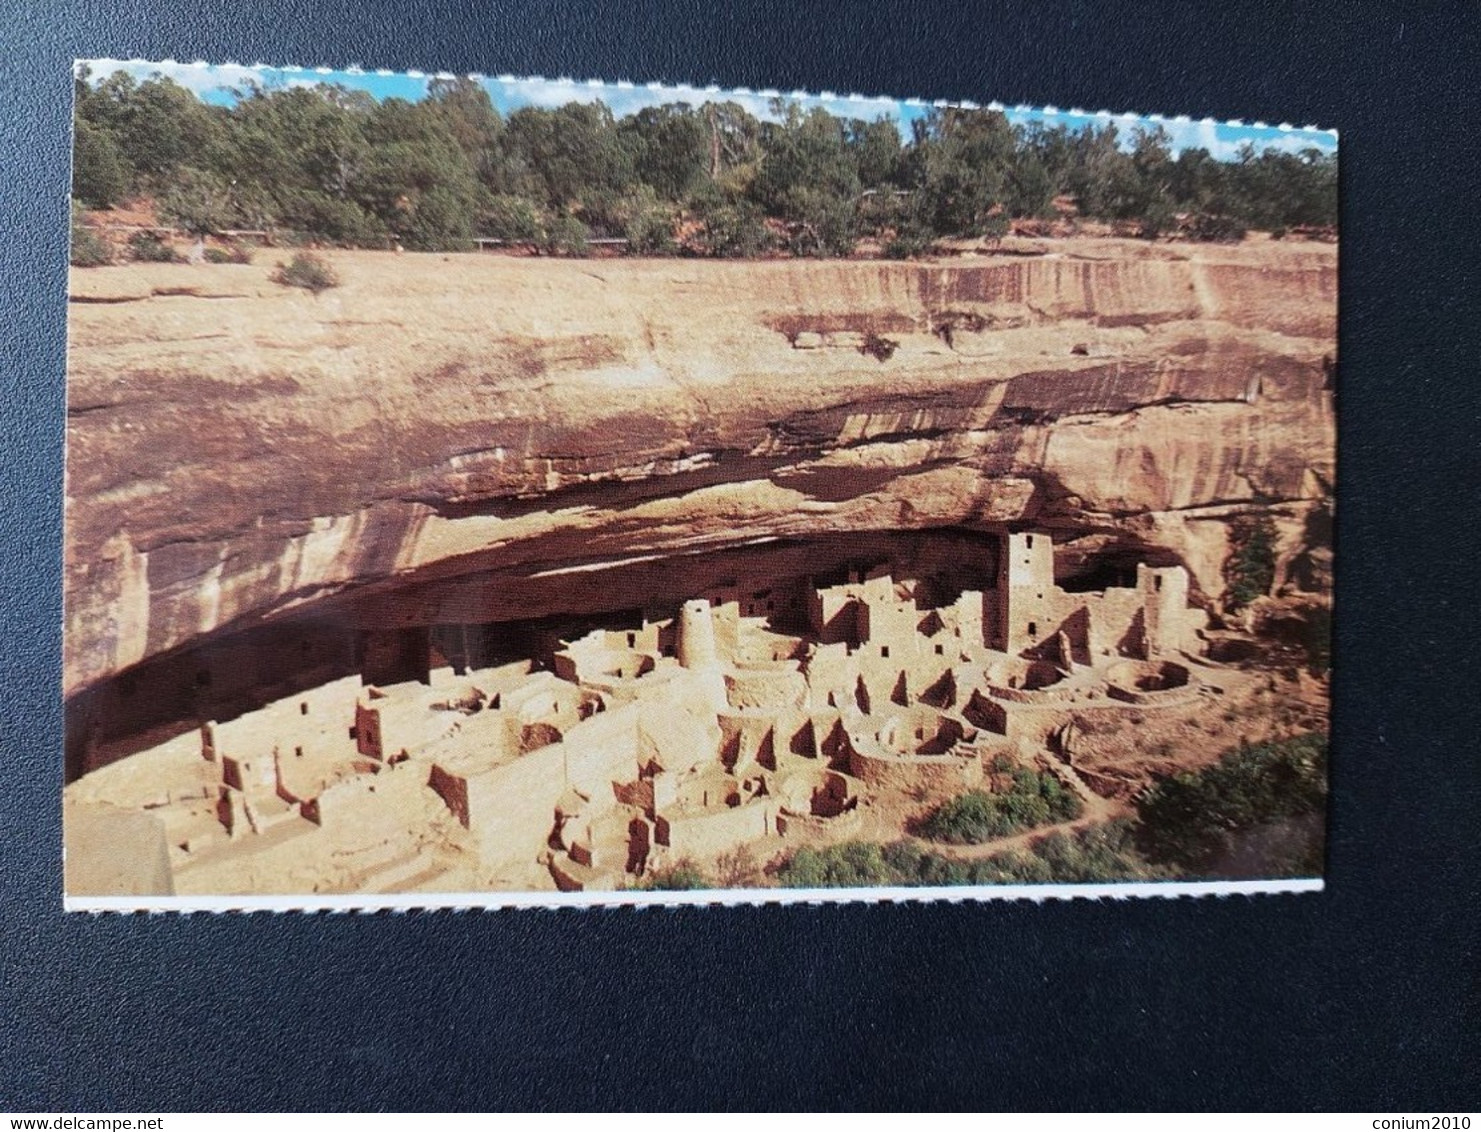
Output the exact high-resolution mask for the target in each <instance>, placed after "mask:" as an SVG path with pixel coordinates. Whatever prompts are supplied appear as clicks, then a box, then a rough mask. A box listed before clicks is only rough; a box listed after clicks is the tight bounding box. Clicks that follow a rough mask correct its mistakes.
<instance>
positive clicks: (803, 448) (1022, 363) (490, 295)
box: [65, 240, 1336, 694]
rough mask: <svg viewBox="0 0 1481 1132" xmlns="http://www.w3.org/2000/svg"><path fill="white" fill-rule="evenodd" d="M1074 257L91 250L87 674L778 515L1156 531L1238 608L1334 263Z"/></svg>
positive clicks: (504, 607)
mask: <svg viewBox="0 0 1481 1132" xmlns="http://www.w3.org/2000/svg"><path fill="white" fill-rule="evenodd" d="M1045 249H1047V250H1048V253H1049V254H1045V255H1039V256H1022V255H1011V256H1010V255H1001V256H992V257H963V258H961V259H954V260H948V261H943V262H940V263H930V264H914V263H874V262H823V263H812V262H798V261H778V262H758V263H715V262H696V261H683V260H670V261H626V260H587V261H569V260H568V261H557V260H542V259H511V258H503V257H478V256H451V257H444V256H436V255H429V256H416V255H406V256H392V255H389V254H380V253H364V252H355V253H349V252H347V253H330V258H331V259H332V260H333V261H334V263H335V266H336V268H337V270H338V272H339V274H340V276H341V278H342V280H343V285H342V286H341V287H339V288H338V289H335V290H332V291H327V292H325V293H323V294H321V295H319V296H318V297H314V296H311V295H309V294H307V293H304V292H299V291H293V290H289V289H285V288H282V287H279V286H277V285H275V284H273V283H271V282H269V280H268V275H269V273H270V271H271V267H272V262H271V261H272V259H273V255H272V253H270V252H264V253H259V256H258V259H259V261H260V262H259V264H258V265H254V266H247V267H242V266H229V265H216V266H211V265H202V266H180V265H135V266H129V267H118V268H101V269H92V270H87V271H75V272H74V273H73V278H72V288H73V303H72V306H71V316H72V317H71V332H70V337H71V356H70V368H69V387H68V388H69V410H68V413H69V417H68V432H67V443H68V456H67V459H68V465H67V466H68V482H67V514H66V531H67V538H66V611H67V612H66V616H67V637H66V668H65V671H66V691H67V692H68V694H71V693H74V692H77V691H80V690H82V689H84V688H87V687H89V686H91V685H93V684H95V683H96V682H98V681H99V680H102V679H104V678H106V677H108V676H110V675H113V674H116V673H118V672H120V671H121V670H123V669H126V668H128V667H130V666H131V665H134V664H136V663H138V662H139V661H141V660H144V659H145V658H148V657H151V656H155V655H157V654H160V653H164V652H167V651H169V650H172V649H176V648H179V647H181V646H186V645H189V644H190V643H192V642H193V641H196V640H198V639H200V638H202V637H204V636H205V635H208V634H212V633H215V632H217V631H218V630H221V629H223V628H230V627H235V626H242V625H247V624H251V623H255V622H258V621H261V620H263V619H271V618H274V617H280V616H287V615H292V614H294V613H298V612H302V611H305V610H308V609H311V608H313V607H314V604H315V603H317V602H319V601H320V600H322V599H326V598H331V597H333V598H336V599H337V601H338V602H339V603H340V605H342V606H343V607H344V608H346V609H349V610H352V611H353V613H352V615H353V616H355V617H358V618H360V619H362V620H363V621H365V622H366V623H370V624H374V623H375V621H376V619H378V618H383V617H386V616H388V611H389V610H390V609H391V608H393V607H394V608H395V609H396V610H397V611H400V615H401V616H402V617H403V618H404V619H413V618H433V619H435V618H436V617H438V616H446V615H447V613H448V610H449V608H450V607H449V606H448V602H449V601H450V600H452V598H450V597H449V595H450V594H452V593H454V591H455V590H456V587H457V586H458V585H459V584H461V583H460V579H463V580H465V581H466V579H467V578H468V576H469V575H470V574H472V573H473V572H481V577H482V579H483V581H482V582H481V583H480V585H479V587H478V594H479V595H480V596H479V597H478V598H477V600H476V601H475V600H473V599H472V598H470V597H468V595H467V594H464V595H463V599H460V600H462V604H463V605H465V606H469V604H470V602H471V606H470V608H468V609H465V610H464V612H476V613H481V614H482V615H484V616H485V617H486V619H488V620H495V619H499V618H501V617H521V616H535V615H539V614H540V613H543V612H558V611H560V605H561V602H562V601H569V600H572V598H571V594H572V590H571V588H570V587H571V585H572V584H573V583H570V582H563V583H561V584H559V585H556V584H546V585H544V586H540V585H535V584H533V583H532V582H531V579H532V578H534V577H537V576H545V577H557V578H570V577H574V576H576V575H572V574H569V573H561V572H562V571H570V570H572V569H573V568H582V567H593V568H595V567H600V566H601V565H602V564H604V563H612V562H622V561H631V560H636V559H647V560H655V561H662V560H663V559H664V558H665V557H666V556H670V555H675V554H680V553H689V552H694V551H704V550H716V549H722V548H725V547H727V546H740V545H743V544H752V543H755V542H756V540H769V539H777V538H794V537H795V538H807V537H813V536H816V535H818V534H822V533H840V532H850V531H860V532H863V531H880V530H899V529H914V528H927V527H950V526H964V527H969V528H971V527H978V528H983V529H994V528H996V527H997V526H998V525H1001V524H1011V523H1033V524H1039V525H1042V526H1045V527H1047V528H1050V529H1053V530H1055V531H1056V532H1059V534H1058V535H1057V538H1056V541H1057V542H1058V541H1060V540H1061V539H1068V538H1071V537H1075V536H1080V537H1079V539H1078V541H1077V542H1075V543H1072V544H1071V545H1070V546H1069V547H1068V548H1067V550H1066V559H1065V561H1066V562H1067V563H1068V564H1069V565H1071V566H1073V565H1074V563H1075V561H1076V557H1077V556H1080V557H1082V558H1089V557H1092V556H1094V555H1095V554H1096V553H1098V552H1101V551H1104V550H1106V549H1107V548H1115V547H1124V548H1128V547H1129V548H1153V549H1156V550H1158V551H1160V552H1162V553H1163V554H1164V556H1171V557H1172V558H1173V559H1175V560H1181V561H1183V562H1185V563H1186V564H1187V565H1188V567H1189V569H1190V570H1191V571H1192V573H1193V575H1194V580H1195V585H1196V587H1197V590H1198V591H1199V593H1200V594H1201V595H1202V596H1203V597H1204V598H1205V599H1209V600H1216V599H1217V597H1218V595H1219V593H1220V591H1221V589H1222V585H1223V583H1222V580H1221V568H1222V563H1223V559H1224V556H1225V554H1226V551H1227V543H1226V525H1225V520H1226V519H1227V518H1228V516H1229V515H1230V514H1231V513H1233V512H1236V511H1238V510H1239V509H1240V508H1242V507H1246V506H1249V505H1250V504H1252V503H1254V502H1255V501H1261V502H1262V503H1268V504H1272V505H1274V506H1275V508H1276V513H1277V515H1278V517H1279V520H1280V522H1279V529H1280V533H1281V535H1282V546H1281V554H1282V561H1283V562H1296V561H1298V560H1301V559H1302V555H1303V554H1304V553H1305V552H1306V550H1307V549H1308V547H1307V546H1306V545H1305V542H1304V541H1303V540H1305V539H1306V538H1307V535H1306V534H1305V532H1306V531H1307V530H1308V529H1309V527H1310V523H1309V522H1308V518H1309V512H1310V511H1311V510H1312V509H1313V507H1315V506H1316V505H1318V504H1319V503H1321V502H1322V501H1323V500H1325V498H1326V496H1327V495H1328V493H1329V490H1330V486H1329V485H1330V484H1331V482H1332V476H1333V467H1332V462H1333V412H1332V391H1331V388H1330V385H1331V373H1332V365H1331V363H1332V359H1333V358H1334V357H1335V352H1336V347H1335V327H1336V262H1335V253H1334V251H1333V250H1332V249H1331V248H1329V247H1324V246H1316V245H1284V244H1271V243H1261V244H1247V245H1241V246H1237V247H1231V248H1223V247H1192V246H1187V247H1185V246H1176V247H1166V246H1149V245H1141V244H1137V243H1134V242H1121V241H1090V240H1086V241H1060V242H1055V243H1051V244H1047V245H1045ZM1037 250H1044V249H1037ZM579 572H580V571H578V573H579ZM586 573H595V574H597V575H599V574H600V571H599V570H594V571H586ZM489 578H494V579H500V578H502V579H504V581H505V582H506V583H507V584H505V585H493V586H490V585H489V584H487V581H488V579H489ZM449 587H452V588H451V589H450V588H449ZM588 588H590V589H592V590H593V592H594V593H599V591H600V585H599V584H597V583H592V584H590V585H589V587H588ZM392 589H395V590H396V591H397V597H396V601H395V602H394V603H391V604H390V605H388V604H387V602H388V601H389V598H388V596H387V595H388V594H389V593H390V591H391V590H392ZM470 592H471V591H470ZM418 595H420V597H419V596H418ZM501 595H502V596H501ZM677 596H682V595H676V597H677ZM419 602H420V605H419V604H418V603H419ZM472 607H477V608H472ZM408 610H410V611H411V612H406V611H408Z"/></svg>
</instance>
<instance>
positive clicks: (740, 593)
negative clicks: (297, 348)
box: [83, 531, 1252, 892]
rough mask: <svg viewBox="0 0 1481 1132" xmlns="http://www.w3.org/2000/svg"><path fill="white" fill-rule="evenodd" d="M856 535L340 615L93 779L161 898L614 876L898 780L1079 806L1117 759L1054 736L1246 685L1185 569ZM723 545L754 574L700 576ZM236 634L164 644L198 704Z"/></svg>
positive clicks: (990, 545)
mask: <svg viewBox="0 0 1481 1132" xmlns="http://www.w3.org/2000/svg"><path fill="white" fill-rule="evenodd" d="M869 541H870V540H868V539H867V538H861V539H856V540H835V542H834V543H833V544H831V545H830V544H829V543H828V542H827V541H826V540H825V541H823V542H821V543H818V544H801V545H799V546H797V547H791V548H782V549H780V550H776V549H772V550H769V551H767V552H764V553H763V552H761V551H759V550H758V551H755V552H753V553H752V555H751V556H749V558H746V557H742V558H737V557H736V556H734V555H730V556H718V557H717V558H716V559H715V560H714V561H712V562H710V563H708V569H707V570H706V569H699V570H697V571H695V572H694V576H695V577H703V576H709V577H712V578H714V581H713V582H712V584H709V585H706V586H705V587H704V589H703V590H702V591H701V592H700V593H698V594H696V595H695V596H694V597H692V598H689V599H687V600H684V601H682V602H680V603H678V604H677V605H676V606H674V607H672V608H659V607H658V606H657V605H656V604H655V605H654V606H653V607H650V608H649V609H647V610H626V611H616V612H609V613H607V614H605V615H594V616H593V617H591V618H588V619H582V618H580V617H576V616H570V615H567V616H564V617H559V618H544V619H537V620H533V621H523V622H502V623H500V622H494V623H483V622H472V623H457V624H449V623H437V624H428V625H415V626H410V627H388V628H371V629H365V630H361V631H359V632H357V633H355V634H353V635H352V636H353V639H352V640H348V641H346V642H345V651H346V658H347V663H349V664H350V665H358V667H359V671H356V672H349V673H347V674H345V675H342V676H339V677H337V678H334V679H330V680H327V681H325V682H323V683H319V684H316V685H313V686H305V687H302V688H300V689H299V690H297V691H294V692H293V693H292V694H289V695H286V696H282V697H281V698H277V699H273V700H271V701H269V702H265V703H261V705H260V706H256V707H253V708H250V709H248V710H245V711H242V712H241V713H240V714H237V715H236V716H235V717H234V718H225V719H222V720H216V719H210V720H207V721H205V722H203V723H202V724H201V725H200V726H199V727H198V728H197V729H193V730H191V731H188V732H185V733H184V734H181V735H178V736H176V737H174V738H171V739H169V740H167V741H165V742H164V743H162V744H159V745H158V746H156V747H154V748H153V749H150V750H146V751H144V752H142V753H138V754H134V755H133V756H132V757H129V758H127V759H125V760H124V761H123V762H121V763H116V764H114V765H113V766H112V767H109V768H105V769H104V770H103V771H102V772H101V773H100V774H99V775H95V776H90V778H97V779H98V780H99V781H106V780H107V779H108V777H109V775H110V774H112V775H113V776H115V777H117V776H119V775H120V774H123V773H127V774H129V775H132V776H134V777H135V778H137V777H138V776H140V775H148V776H149V777H150V781H151V783H152V789H153V796H152V797H151V798H150V799H149V800H147V801H145V802H144V804H143V805H142V807H141V809H142V810H143V811H145V812H147V813H149V814H151V815H152V816H153V817H155V818H156V819H157V821H158V823H159V825H158V832H159V835H160V837H161V839H162V843H163V845H164V849H163V850H162V852H163V856H164V857H165V858H166V860H167V862H168V864H167V869H166V870H165V872H166V873H167V881H168V887H169V888H170V889H172V890H175V891H200V892H212V891H235V890H240V889H243V888H246V889H248V890H252V889H254V888H256V886H257V885H259V884H262V883H265V882H266V881H267V878H272V880H271V883H274V884H281V883H282V882H283V879H284V877H285V876H286V877H290V878H296V879H297V881H298V882H299V883H301V884H303V885H305V886H307V887H308V888H309V889H311V890H313V891H319V892H334V891H371V892H390V891H411V890H417V889H424V890H438V889H444V890H446V889H448V888H449V887H457V886H464V887H466V886H470V885H472V886H476V887H480V888H483V887H487V888H499V887H506V888H526V889H528V888H534V889H538V888H541V887H554V888H558V889H561V890H565V891H573V890H590V889H596V890H612V889H619V888H623V887H627V886H633V885H636V884H639V883H641V881H642V880H643V878H644V877H645V876H647V875H651V874H653V873H654V872H655V871H658V870H662V869H664V868H665V867H672V866H674V865H675V864H677V863H679V862H685V863H696V864H701V863H702V864H703V865H705V866H706V867H709V868H711V869H714V868H715V867H717V863H718V865H719V867H721V868H723V867H724V865H725V862H726V861H727V860H733V859H735V858H736V855H738V854H749V855H751V856H752V857H753V858H754V859H756V860H765V859H766V858H768V857H770V856H774V855H775V854H776V853H778V852H780V851H785V850H786V849H788V848H789V847H791V848H795V847H796V846H798V845H823V844H829V843H836V842H840V841H844V840H849V839H852V838H856V837H858V836H860V835H861V834H864V833H869V834H872V835H875V836H878V835H880V834H881V833H884V834H887V835H891V836H896V837H898V836H899V835H901V833H902V832H904V831H905V829H906V827H907V825H908V820H907V817H906V815H908V814H909V813H911V812H913V811H915V810H918V809H919V808H920V805H921V803H922V802H924V801H926V800H929V799H943V798H950V797H952V796H954V795H957V794H960V793H962V792H963V791H967V790H973V789H990V788H991V784H992V782H993V779H994V776H995V775H996V776H1001V775H1002V774H1003V773H1004V772H1005V771H1008V770H1011V769H1012V768H1015V767H1034V768H1043V769H1044V770H1046V771H1047V772H1049V773H1052V774H1054V775H1055V776H1057V777H1058V778H1059V779H1060V780H1061V781H1062V782H1063V784H1064V785H1065V786H1066V787H1067V788H1069V789H1071V790H1073V791H1075V792H1076V793H1077V794H1079V795H1081V796H1082V797H1083V798H1084V799H1085V800H1086V801H1087V802H1089V803H1090V804H1091V805H1092V806H1094V807H1096V808H1097V812H1100V811H1103V810H1104V809H1105V806H1106V801H1105V800H1106V799H1107V798H1115V797H1116V796H1117V795H1118V793H1119V794H1125V793H1126V792H1127V790H1128V789H1129V787H1130V784H1131V781H1132V780H1131V779H1126V780H1118V778H1117V774H1118V768H1117V766H1116V763H1115V760H1114V759H1112V760H1106V759H1104V758H1099V759H1098V758H1097V757H1096V755H1095V753H1094V750H1093V746H1092V745H1089V744H1087V743H1086V742H1085V741H1084V739H1083V738H1082V737H1081V736H1080V735H1079V734H1078V732H1080V731H1083V732H1087V733H1089V734H1094V733H1096V732H1098V731H1101V730H1114V729H1115V728H1117V727H1131V728H1136V729H1142V730H1144V732H1145V733H1146V734H1152V733H1154V732H1156V731H1157V730H1158V725H1159V721H1163V722H1166V723H1169V724H1172V725H1174V726H1178V725H1185V724H1186V721H1187V720H1188V719H1189V718H1190V717H1194V716H1197V715H1199V714H1206V713H1209V712H1211V711H1213V710H1215V709H1216V708H1218V707H1219V706H1221V701H1223V700H1224V699H1225V698H1226V696H1228V695H1229V693H1230V692H1231V691H1232V692H1233V697H1232V698H1239V697H1240V696H1241V695H1244V694H1247V693H1248V690H1249V686H1250V684H1251V683H1252V681H1251V678H1250V677H1249V676H1248V675H1247V674H1242V673H1240V672H1238V671H1236V670H1235V669H1233V668H1231V667H1229V666H1227V665H1224V664H1222V663H1220V662H1218V661H1216V660H1213V659H1211V658H1210V656H1209V655H1208V654H1209V652H1210V645H1211V643H1213V642H1219V641H1222V640H1225V639H1227V635H1224V634H1219V633H1211V632H1210V631H1209V629H1208V620H1209V619H1208V616H1207V614H1206V613H1205V612H1204V611H1203V610H1202V609H1200V608H1198V607H1197V606H1196V605H1194V604H1191V603H1190V592H1189V575H1188V572H1187V570H1186V569H1185V568H1184V567H1183V566H1181V565H1168V566H1149V565H1147V564H1146V563H1138V564H1137V565H1136V566H1135V567H1134V569H1133V570H1131V571H1129V572H1127V571H1122V572H1121V573H1120V575H1119V576H1118V577H1117V581H1119V582H1122V583H1124V584H1112V585H1108V586H1106V587H1104V588H1094V589H1092V588H1087V586H1086V584H1085V583H1086V580H1087V579H1088V580H1089V581H1090V583H1091V584H1093V583H1094V580H1095V578H1096V574H1095V573H1090V574H1087V575H1085V576H1083V577H1082V578H1081V579H1080V582H1081V584H1080V585H1077V586H1076V587H1075V588H1073V589H1070V588H1065V587H1064V586H1062V585H1060V584H1059V583H1058V582H1057V580H1056V576H1055V547H1054V539H1053V536H1052V535H1051V534H1049V533H1047V532H1044V531H1021V532H1005V533H1003V534H1001V535H982V534H977V535H972V534H968V533H965V532H937V533H934V534H933V533H931V532H926V533H923V534H922V535H920V536H916V537H914V538H905V537H901V536H898V535H896V536H882V537H880V538H879V539H878V540H877V541H876V546H877V547H878V550H877V551H876V553H875V554H874V555H873V556H870V555H867V554H865V555H860V554H858V553H857V549H858V548H859V547H860V546H862V545H867V544H868V543H869ZM851 550H853V551H854V553H850V551H851ZM888 550H893V552H894V556H893V557H889V558H883V559H881V558H880V553H881V552H884V551H888ZM824 560H826V561H831V562H833V563H834V564H835V565H834V568H832V569H830V570H828V571H827V572H826V573H822V574H806V573H785V572H784V573H771V574H767V573H762V572H760V571H759V570H758V569H757V567H758V564H759V563H764V562H767V561H770V562H772V563H773V564H774V565H775V566H777V567H778V568H780V569H781V570H783V571H786V570H788V569H794V570H795V569H796V567H797V566H798V565H799V564H803V563H807V562H818V561H824ZM731 567H738V568H742V569H745V568H748V569H749V570H750V572H749V573H745V574H737V575H735V576H729V577H716V576H715V575H716V572H717V571H720V570H724V569H727V568H731ZM1101 573H1104V571H1101ZM461 584H462V585H463V586H465V587H468V588H473V589H476V588H478V587H479V586H483V585H488V584H489V583H488V582H487V581H485V580H482V579H478V578H473V579H463V580H462V583H461ZM619 589H620V587H619ZM653 596H654V597H656V596H657V595H656V594H655V595H653ZM280 645H281V639H280V638H275V639H270V643H269V644H268V645H266V646H263V647H266V648H267V649H268V653H267V654H266V655H264V656H263V657H261V658H260V659H261V660H263V661H264V662H266V663H271V662H272V658H273V657H276V656H280V655H281V654H279V653H276V652H274V651H273V650H276V649H278V648H279V646H280ZM242 647H251V646H240V645H239V646H237V651H232V652H227V653H225V654H223V655H225V656H226V657H228V658H229V659H228V660H227V663H226V664H225V665H222V664H221V663H220V659H219V658H217V659H215V660H213V658H212V657H211V655H210V651H209V650H202V652H201V653H200V654H198V655H195V656H192V657H190V658H188V659H189V661H190V662H191V663H193V664H195V665H197V666H199V668H198V670H197V673H196V679H195V680H194V681H193V682H192V686H193V687H194V689H195V690H196V692H197V695H198V702H199V703H206V702H210V698H211V696H212V695H213V694H214V695H216V696H217V697H218V698H217V699H216V701H215V702H217V703H225V702H227V701H225V700H221V699H220V698H219V695H220V693H219V692H217V693H213V692H212V689H213V688H214V687H215V685H216V669H218V668H226V669H228V670H230V669H232V668H238V669H240V668H241V655H242V654H241V652H240V649H241V648H242ZM287 652H288V653H289V654H290V655H291V653H292V652H293V650H291V649H290V650H287ZM521 652H522V653H524V654H526V655H522V656H518V655H516V654H518V653H521ZM511 657H513V659H511ZM248 670H251V669H250V666H248ZM165 671H166V672H167V673H168V677H167V678H168V679H170V680H178V678H179V674H180V669H179V666H178V664H177V665H176V667H175V668H174V669H173V670H171V669H166V670H165ZM306 671H307V672H313V671H315V669H314V668H313V667H310V668H309V669H307V670H306ZM319 671H320V672H321V673H322V671H323V670H322V669H320V670H319ZM313 678H314V677H313V676H311V675H310V676H307V677H304V676H303V675H302V674H301V675H300V678H299V681H298V682H299V683H305V684H307V682H308V681H309V680H312V679H313ZM113 694H114V695H121V694H122V693H121V692H120V691H119V690H118V689H117V688H114V689H113ZM254 694H255V695H257V697H258V698H259V699H260V698H261V697H262V696H263V695H265V694H270V692H265V691H264V690H263V689H261V688H257V689H254ZM1102 724H1106V725H1108V726H1107V727H1106V728H1103V727H1102ZM1148 724H1150V726H1148ZM1077 756H1088V757H1084V758H1080V759H1079V760H1078V761H1077ZM95 757H97V754H96V751H95ZM104 757H106V756H104ZM86 781H89V779H84V782H86ZM83 820H86V819H85V818H84V819H83ZM160 852H161V851H154V852H151V853H150V854H148V855H147V856H146V859H147V860H148V861H149V862H150V863H151V865H152V866H157V864H158V861H159V857H160Z"/></svg>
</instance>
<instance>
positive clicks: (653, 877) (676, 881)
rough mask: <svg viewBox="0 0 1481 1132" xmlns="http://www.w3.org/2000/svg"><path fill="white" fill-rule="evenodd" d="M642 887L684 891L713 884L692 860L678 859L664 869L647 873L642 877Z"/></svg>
mask: <svg viewBox="0 0 1481 1132" xmlns="http://www.w3.org/2000/svg"><path fill="white" fill-rule="evenodd" d="M642 887H643V888H645V889H650V890H652V891H661V892H684V891H691V890H693V889H699V888H714V887H715V886H714V885H713V884H711V883H710V881H709V878H708V877H706V876H705V875H704V873H702V872H701V871H700V869H699V866H698V865H696V864H695V863H694V862H693V861H680V862H678V863H677V864H674V865H670V866H669V867H668V868H666V869H657V870H655V871H654V872H651V873H649V874H648V875H647V876H646V877H644V878H643V884H642Z"/></svg>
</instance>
